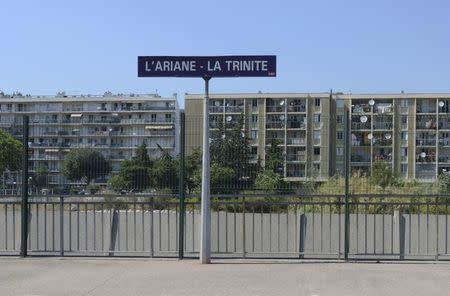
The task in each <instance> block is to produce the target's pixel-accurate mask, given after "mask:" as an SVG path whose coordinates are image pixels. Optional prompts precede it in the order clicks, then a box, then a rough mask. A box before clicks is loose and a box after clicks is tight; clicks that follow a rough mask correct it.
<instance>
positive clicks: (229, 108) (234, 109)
mask: <svg viewBox="0 0 450 296" xmlns="http://www.w3.org/2000/svg"><path fill="white" fill-rule="evenodd" d="M225 112H226V113H242V112H244V105H242V106H225Z"/></svg>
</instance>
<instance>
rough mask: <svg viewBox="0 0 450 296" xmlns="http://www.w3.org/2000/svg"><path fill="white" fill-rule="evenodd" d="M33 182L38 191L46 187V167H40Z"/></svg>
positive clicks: (33, 177)
mask: <svg viewBox="0 0 450 296" xmlns="http://www.w3.org/2000/svg"><path fill="white" fill-rule="evenodd" d="M31 182H32V184H33V186H35V187H36V188H38V189H41V188H43V187H45V186H46V185H47V183H48V169H47V167H45V166H39V167H37V168H36V170H35V171H34V174H33V176H32V179H31Z"/></svg>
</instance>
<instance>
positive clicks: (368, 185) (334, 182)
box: [0, 101, 450, 259]
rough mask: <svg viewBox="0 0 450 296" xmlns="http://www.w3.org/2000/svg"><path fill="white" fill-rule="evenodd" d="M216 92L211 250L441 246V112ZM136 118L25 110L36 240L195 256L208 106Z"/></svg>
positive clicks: (274, 253)
mask: <svg viewBox="0 0 450 296" xmlns="http://www.w3.org/2000/svg"><path fill="white" fill-rule="evenodd" d="M291 103H292V104H291ZM212 104H213V105H212V106H211V107H210V111H211V115H210V118H209V119H210V120H209V124H210V139H208V140H209V143H210V154H211V194H212V197H211V201H212V203H211V209H212V213H211V217H212V219H211V221H212V227H211V229H212V240H211V244H212V251H213V254H214V256H223V257H252V256H253V257H258V256H261V257H293V258H344V255H346V254H347V255H348V256H350V258H355V259H359V258H366V259H367V258H369V259H370V258H385V259H405V258H406V259H407V258H423V259H430V258H437V259H448V255H449V252H448V242H449V239H448V235H449V229H448V228H449V225H448V204H449V203H450V200H449V193H450V191H449V190H450V177H449V176H448V174H447V164H446V163H447V156H446V155H447V146H448V145H447V144H448V143H447V142H446V141H447V140H446V139H447V136H448V132H446V131H445V129H446V125H445V122H446V121H445V118H446V117H445V116H444V115H441V114H440V113H436V114H435V115H430V114H428V113H426V114H414V115H411V114H410V113H411V112H410V111H404V110H403V109H402V110H403V111H398V112H397V111H396V112H393V111H391V110H389V108H388V107H386V106H384V105H383V104H385V103H384V102H381V103H379V104H378V105H379V106H377V105H374V106H371V105H370V104H369V105H368V106H370V108H368V107H367V106H365V105H366V103H365V102H360V103H358V102H354V106H351V108H349V110H348V113H347V112H344V111H342V112H341V111H339V110H336V112H335V114H333V115H329V114H324V113H323V112H322V111H323V110H322V111H321V109H320V108H315V107H317V106H313V110H315V111H313V112H312V113H308V112H306V109H304V108H307V107H305V106H303V105H302V102H301V101H300V102H293V101H292V102H288V101H286V103H285V104H287V106H286V105H282V104H281V103H280V102H278V101H274V102H272V103H271V104H268V105H267V106H266V108H265V110H264V112H262V111H259V110H257V111H253V109H251V110H249V111H245V110H246V108H243V109H242V108H241V107H240V106H239V105H236V106H228V107H229V108H225V107H226V106H222V108H220V107H221V106H216V104H215V103H212ZM308 104H315V103H308ZM386 104H388V103H386ZM308 106H309V105H308ZM364 106H365V107H364ZM231 107H233V108H231ZM319 107H320V106H319ZM398 108H400V107H398ZM243 110H244V111H243ZM73 115H76V116H73ZM427 116H428V117H427ZM430 116H431V117H430ZM433 116H434V117H433ZM127 120H131V121H130V124H128V123H127V124H126V125H125V124H122V121H127ZM136 120H138V119H129V118H122V117H121V115H113V114H109V115H108V114H107V115H92V116H91V115H82V116H79V114H70V115H69V116H67V115H64V116H57V117H56V119H54V118H53V117H52V118H50V119H49V122H48V123H45V124H42V122H41V121H39V119H35V120H34V119H33V118H32V119H31V120H30V128H29V134H28V136H29V140H28V147H29V152H28V156H27V157H28V165H29V170H28V177H27V181H26V182H27V185H28V194H29V196H30V201H29V206H28V209H29V214H28V224H29V231H28V234H27V236H28V238H29V240H28V243H29V245H28V250H29V251H30V252H31V254H33V253H35V254H59V255H70V254H71V255H105V256H119V255H124V256H128V255H130V256H138V255H142V256H178V255H179V251H180V249H182V250H184V252H185V254H186V256H197V254H198V252H199V245H198V242H199V234H200V233H199V225H200V224H199V223H200V193H201V192H200V191H201V181H202V180H201V169H202V167H201V160H202V151H201V144H202V137H201V135H202V129H203V126H202V118H201V117H195V116H191V117H186V118H185V119H181V117H176V118H174V119H172V118H165V117H161V118H155V119H152V118H149V119H148V120H147V119H145V118H142V119H139V120H142V121H139V120H138V121H136ZM422 121H423V122H422ZM433 122H434V123H433ZM422 123H423V124H422ZM416 127H417V128H416ZM23 130H24V129H23V127H21V126H20V124H19V125H15V126H13V125H12V126H10V127H6V128H4V132H3V133H2V134H1V138H2V142H1V145H2V149H1V152H0V153H2V154H1V166H0V169H2V191H1V195H2V198H1V200H0V205H1V206H2V208H0V221H1V223H2V224H3V227H0V228H1V229H0V251H1V252H2V254H17V252H18V251H19V247H20V238H21V219H20V217H21V209H22V206H21V202H20V199H19V197H20V196H21V195H22V193H23V192H22V187H23V186H22V185H23V182H22V175H23V172H22V171H21V170H20V169H21V167H22V166H23V163H22V162H21V159H22V149H23V147H22V145H21V143H20V141H19V140H20V139H21V138H22V136H23ZM182 130H183V132H182ZM449 132H450V131H449ZM183 135H184V137H183ZM14 138H16V140H14ZM181 138H182V139H181ZM3 139H5V140H3ZM346 165H348V171H347V173H348V175H346V170H345V168H346ZM449 169H450V167H449ZM182 194H183V196H182ZM184 194H185V196H184ZM180 229H183V231H180ZM181 234H183V239H182V240H180V239H179V238H180V235H181ZM346 242H347V243H346ZM180 244H183V248H180ZM346 248H347V250H346Z"/></svg>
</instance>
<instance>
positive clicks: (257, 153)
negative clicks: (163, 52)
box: [185, 93, 333, 180]
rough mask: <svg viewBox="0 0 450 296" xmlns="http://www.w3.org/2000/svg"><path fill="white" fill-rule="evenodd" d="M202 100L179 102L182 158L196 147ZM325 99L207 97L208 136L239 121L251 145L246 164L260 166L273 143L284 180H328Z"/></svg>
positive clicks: (327, 110) (199, 139)
mask: <svg viewBox="0 0 450 296" xmlns="http://www.w3.org/2000/svg"><path fill="white" fill-rule="evenodd" d="M202 101H203V96H202V95H190V94H187V95H186V97H185V102H186V103H185V112H186V134H188V135H190V139H189V140H190V141H191V142H190V144H188V147H187V153H189V152H190V151H191V149H193V148H194V147H201V143H202V124H201V122H202V121H201V118H202V114H203V104H202ZM330 102H331V96H330V94H329V93H316V94H307V93H304V94H267V93H255V94H213V95H210V102H209V112H210V118H209V121H210V130H211V131H212V132H214V131H215V130H217V128H218V126H219V123H220V124H223V125H224V126H225V127H226V128H233V126H234V124H236V123H237V122H238V121H239V118H240V117H241V116H243V117H244V130H245V133H246V134H247V136H248V137H249V138H250V142H251V152H252V156H253V157H252V160H253V161H256V160H257V158H258V157H259V158H260V159H261V160H262V164H264V161H265V155H266V150H267V148H268V147H270V145H271V142H272V139H276V140H277V142H278V143H279V144H278V145H279V146H280V148H281V149H282V151H283V157H284V159H285V161H284V168H283V174H284V177H285V179H286V180H301V179H304V178H306V177H314V178H316V179H324V178H327V177H328V176H329V175H330V173H331V172H330V169H331V166H330V154H331V151H330V136H331V134H330V131H331V130H333V129H332V127H331V126H330V107H331V104H330Z"/></svg>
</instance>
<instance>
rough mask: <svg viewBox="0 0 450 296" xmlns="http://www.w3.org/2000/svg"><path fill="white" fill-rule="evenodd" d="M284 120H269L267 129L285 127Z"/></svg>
mask: <svg viewBox="0 0 450 296" xmlns="http://www.w3.org/2000/svg"><path fill="white" fill-rule="evenodd" d="M285 125H286V124H285V122H284V121H267V122H266V128H267V129H284V127H285Z"/></svg>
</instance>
